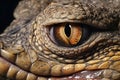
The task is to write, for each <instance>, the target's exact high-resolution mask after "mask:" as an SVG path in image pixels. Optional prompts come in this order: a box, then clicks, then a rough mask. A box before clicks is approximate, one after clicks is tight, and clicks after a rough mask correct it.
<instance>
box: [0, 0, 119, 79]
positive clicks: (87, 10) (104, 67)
mask: <svg viewBox="0 0 120 80" xmlns="http://www.w3.org/2000/svg"><path fill="white" fill-rule="evenodd" d="M115 4H116V5H115ZM119 7H120V4H119V0H114V1H113V0H109V1H108V0H105V1H104V0H62V1H61V0H29V1H28V0H23V1H20V3H19V5H18V7H17V8H16V10H15V12H14V16H15V18H16V19H15V20H14V21H13V22H12V23H11V25H10V26H9V27H8V28H7V29H6V30H5V32H4V33H2V34H1V35H0V50H1V52H0V70H1V71H0V75H1V77H0V79H2V80H7V79H8V80H9V79H13V80H30V79H32V80H57V79H58V80H63V79H65V80H71V79H76V78H79V80H81V79H97V80H100V79H103V80H104V79H112V80H119V79H120V69H119V67H120V66H119V64H120V61H119V57H120V32H119V30H120V28H119V24H120V22H119V20H120V9H119ZM62 23H74V24H76V23H77V24H86V25H87V26H85V27H86V28H88V27H89V28H90V29H92V31H93V32H92V34H91V35H90V36H89V38H88V39H87V40H86V41H85V42H84V43H82V44H80V45H77V46H75V47H64V46H58V45H57V44H55V43H54V42H53V41H52V40H51V39H50V38H49V28H51V27H55V26H54V24H62ZM48 26H49V27H48ZM92 26H93V27H92ZM93 29H94V30H93ZM110 55H111V56H110ZM11 59H12V60H11ZM4 63H6V64H4ZM11 66H12V67H11ZM3 73H4V74H3ZM97 73H98V75H96V74H97ZM109 73H111V74H113V75H111V74H109ZM8 74H9V75H8ZM30 75H31V76H30ZM90 75H91V76H90ZM115 75H116V76H115ZM3 78H4V79H3Z"/></svg>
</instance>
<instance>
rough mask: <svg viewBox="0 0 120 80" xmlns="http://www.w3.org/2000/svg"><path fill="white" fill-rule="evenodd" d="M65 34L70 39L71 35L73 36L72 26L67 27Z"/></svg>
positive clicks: (67, 25)
mask: <svg viewBox="0 0 120 80" xmlns="http://www.w3.org/2000/svg"><path fill="white" fill-rule="evenodd" d="M65 34H66V36H67V37H70V35H71V25H70V24H66V25H65Z"/></svg>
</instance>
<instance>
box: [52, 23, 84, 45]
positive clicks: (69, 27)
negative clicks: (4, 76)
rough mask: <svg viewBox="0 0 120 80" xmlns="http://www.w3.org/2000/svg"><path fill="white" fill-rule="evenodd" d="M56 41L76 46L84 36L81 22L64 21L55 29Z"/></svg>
mask: <svg viewBox="0 0 120 80" xmlns="http://www.w3.org/2000/svg"><path fill="white" fill-rule="evenodd" d="M53 32H54V37H55V41H57V43H59V44H62V45H64V46H75V45H77V44H78V43H79V41H80V40H81V38H82V27H80V25H79V24H72V23H66V24H65V23H64V24H59V25H56V26H55V27H54V29H53Z"/></svg>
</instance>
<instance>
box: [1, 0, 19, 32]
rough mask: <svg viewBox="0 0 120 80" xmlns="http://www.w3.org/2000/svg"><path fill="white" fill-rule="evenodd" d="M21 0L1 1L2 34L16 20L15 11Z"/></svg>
mask: <svg viewBox="0 0 120 80" xmlns="http://www.w3.org/2000/svg"><path fill="white" fill-rule="evenodd" d="M18 1H20V0H0V33H2V32H3V30H4V29H5V28H6V27H7V26H9V24H10V23H11V21H12V20H13V19H14V17H13V11H14V9H15V7H16V6H17V4H18Z"/></svg>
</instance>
